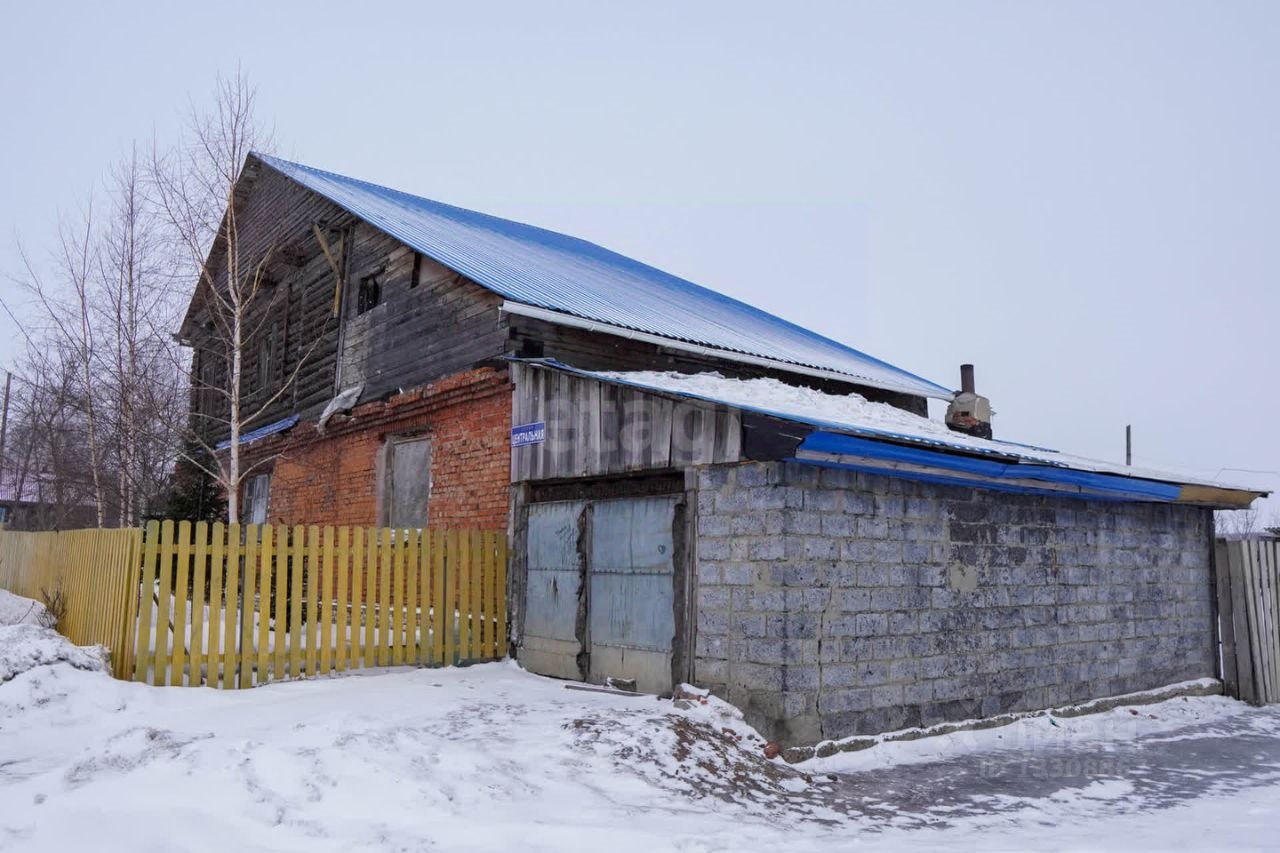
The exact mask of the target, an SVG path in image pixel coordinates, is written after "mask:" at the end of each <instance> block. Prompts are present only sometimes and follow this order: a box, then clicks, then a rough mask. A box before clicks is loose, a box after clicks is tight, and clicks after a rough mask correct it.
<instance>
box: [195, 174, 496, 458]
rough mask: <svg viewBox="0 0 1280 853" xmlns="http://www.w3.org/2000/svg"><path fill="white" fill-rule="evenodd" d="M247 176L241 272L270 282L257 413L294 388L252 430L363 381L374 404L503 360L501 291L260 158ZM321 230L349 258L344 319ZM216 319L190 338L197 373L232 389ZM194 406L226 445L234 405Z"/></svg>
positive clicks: (251, 358) (254, 371)
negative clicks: (262, 274) (361, 306)
mask: <svg viewBox="0 0 1280 853" xmlns="http://www.w3.org/2000/svg"><path fill="white" fill-rule="evenodd" d="M246 169H247V171H246V175H247V176H248V177H249V181H248V182H247V183H245V184H244V185H243V192H242V195H241V197H240V199H239V202H238V210H239V214H238V225H239V234H240V240H241V249H240V255H241V259H242V263H250V262H257V261H258V259H262V258H265V259H266V261H265V270H266V273H267V275H266V278H267V279H268V280H269V281H270V282H271V284H270V285H269V286H268V288H267V290H266V291H264V293H263V295H262V296H261V297H259V299H258V300H257V301H256V302H255V306H254V309H253V311H252V312H251V316H250V317H249V318H248V322H247V324H246V327H247V328H248V329H249V330H250V334H249V336H248V337H247V339H246V342H245V345H244V348H243V368H242V376H243V380H242V389H243V394H244V401H245V411H246V413H248V412H251V411H256V410H257V409H258V408H260V407H261V406H263V404H264V403H266V402H267V401H268V400H270V398H271V397H272V395H273V394H275V393H276V392H277V391H278V390H279V389H280V388H281V387H283V386H285V385H286V384H287V383H291V384H289V387H288V388H287V390H286V392H285V393H284V394H282V395H281V396H280V397H279V398H278V399H276V400H275V401H274V402H271V403H270V405H267V407H266V410H265V411H264V412H263V413H262V415H261V416H260V417H258V418H257V419H256V420H255V421H254V422H253V423H251V424H249V425H248V428H254V427H258V426H263V425H265V424H269V423H272V422H273V421H277V420H280V419H282V418H285V417H288V416H289V415H291V414H295V413H296V414H299V415H301V416H302V417H303V418H304V419H309V418H313V417H315V416H317V415H319V413H320V411H321V410H322V409H323V408H324V406H325V405H326V404H327V403H328V402H329V400H331V399H332V398H333V396H334V395H335V393H336V392H337V391H339V390H341V389H344V388H350V387H353V386H355V385H360V384H363V385H364V393H363V395H362V397H361V400H362V401H368V400H375V399H379V398H381V397H385V396H387V395H389V394H392V393H395V392H396V391H397V390H399V389H408V388H413V387H417V386H420V385H423V384H426V383H428V382H431V381H434V380H436V379H440V378H442V377H445V376H449V375H452V374H455V373H459V372H461V371H464V370H468V369H470V368H472V367H474V366H475V365H477V364H479V363H481V362H484V361H487V360H491V359H495V358H498V357H500V356H501V355H502V354H503V352H504V350H505V348H506V342H507V331H506V327H505V322H504V320H503V318H502V317H501V315H500V313H499V311H498V306H499V304H500V302H501V300H499V299H498V298H497V297H496V296H494V295H493V294H492V293H490V292H489V291H487V290H485V289H484V288H482V287H480V286H479V285H477V284H475V283H474V282H472V281H470V280H469V279H466V278H464V277H462V276H460V275H458V274H456V273H454V272H453V271H452V270H449V269H446V268H445V267H443V266H441V265H440V264H437V263H435V262H434V261H432V260H430V259H428V258H425V257H422V256H420V255H418V254H417V253H415V252H414V251H413V250H412V249H410V248H409V247H407V246H404V245H403V244H401V243H399V242H398V241H396V240H394V239H392V238H391V237H389V236H387V235H386V234H384V233H383V232H381V231H379V230H378V229H376V228H374V227H373V226H371V225H369V224H367V223H365V222H362V221H359V220H357V219H356V218H355V217H353V216H351V215H350V214H348V213H347V212H346V211H344V210H342V209H341V208H339V207H337V206H336V205H334V204H332V203H331V202H329V201H328V200H326V199H324V198H323V197H322V196H319V195H317V194H316V193H314V192H312V191H310V190H308V189H306V188H304V187H302V186H300V185H299V184H297V183H295V182H294V181H292V180H290V179H288V178H286V177H285V176H283V175H281V174H280V173H278V172H276V171H275V170H273V169H271V168H269V167H266V166H263V165H260V164H255V163H254V162H253V161H250V164H249V166H247V167H246ZM313 225H318V226H319V227H320V229H321V231H322V233H323V234H324V235H325V237H326V240H327V241H328V243H329V248H330V251H331V252H338V253H339V256H338V257H337V261H338V263H339V266H340V268H341V270H342V273H343V275H342V290H341V306H340V308H341V310H340V316H337V317H335V316H334V311H333V305H334V297H335V284H336V280H335V275H334V272H333V268H332V267H331V265H330V263H329V261H328V259H326V257H325V255H324V252H323V251H322V249H321V246H320V243H319V241H318V240H317V239H316V236H315V234H314V231H313ZM339 250H340V252H339ZM213 269H214V271H215V272H214V275H215V277H216V278H217V280H218V281H223V282H225V280H226V273H225V263H224V259H223V258H221V257H217V255H216V253H215V259H214V266H213ZM368 275H377V277H378V282H379V290H380V298H379V301H378V304H377V305H376V306H374V307H373V308H372V309H369V310H367V311H365V312H363V313H361V312H358V311H357V307H358V306H357V298H358V290H359V283H360V280H361V279H362V278H364V277H365V276H368ZM210 321H211V317H210V315H209V313H208V310H207V309H200V308H199V307H198V303H197V309H196V310H195V311H194V312H193V313H192V316H191V322H189V323H188V324H187V329H186V331H187V333H188V335H189V336H190V338H191V343H192V345H193V349H194V356H193V365H192V369H193V375H194V376H195V377H196V378H197V381H203V382H205V383H207V384H209V385H212V386H214V387H218V388H225V387H227V384H228V376H227V364H228V353H227V352H226V351H225V349H224V348H223V347H222V345H221V343H220V342H219V340H218V338H217V336H216V335H214V334H213V331H212V326H211V323H210ZM295 375H296V379H295V378H294V377H295ZM202 377H203V379H202ZM263 380H265V381H263ZM192 408H193V411H195V412H197V413H198V414H200V415H203V416H204V417H198V418H197V425H198V427H199V428H200V430H201V432H202V433H203V435H204V436H205V438H206V440H209V441H218V440H221V439H223V438H225V437H226V435H227V433H228V431H229V427H228V425H227V424H226V418H227V401H226V398H225V396H223V395H220V394H217V393H215V392H209V391H206V392H204V393H201V392H199V391H198V390H197V391H196V392H194V393H193V395H192Z"/></svg>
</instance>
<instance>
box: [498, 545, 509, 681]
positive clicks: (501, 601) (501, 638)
mask: <svg viewBox="0 0 1280 853" xmlns="http://www.w3.org/2000/svg"><path fill="white" fill-rule="evenodd" d="M496 560H497V563H498V574H497V584H496V591H497V595H498V645H497V650H496V653H495V654H496V656H497V657H498V659H500V660H501V659H502V658H505V657H506V656H507V601H508V599H507V534H506V531H500V532H499V533H498V553H497V556H496Z"/></svg>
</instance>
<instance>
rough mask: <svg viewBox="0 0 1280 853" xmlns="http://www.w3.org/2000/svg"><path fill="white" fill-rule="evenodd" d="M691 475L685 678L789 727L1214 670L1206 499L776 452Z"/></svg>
mask: <svg viewBox="0 0 1280 853" xmlns="http://www.w3.org/2000/svg"><path fill="white" fill-rule="evenodd" d="M698 488H699V492H698V515H697V526H698V528H697V555H698V557H697V595H696V599H695V600H696V608H697V624H696V646H695V655H696V659H695V678H696V679H697V680H698V682H699V683H701V684H704V685H706V686H709V687H712V688H713V689H714V690H715V691H716V692H717V693H718V694H720V695H722V696H725V697H726V698H728V699H729V700H730V701H732V702H733V703H735V704H737V705H739V706H740V707H742V708H744V709H745V710H746V712H747V715H748V719H749V720H750V721H751V722H752V723H754V724H755V725H757V726H758V727H760V728H761V729H763V730H764V731H765V732H767V733H768V734H769V735H770V736H773V737H777V738H779V739H781V740H783V741H784V742H787V743H813V742H815V741H818V740H821V739H824V738H839V737H846V736H849V735H854V734H865V733H873V732H878V731H886V730H891V729H897V728H903V727H908V726H917V725H930V724H934V723H938V722H942V721H947V720H963V719H969V718H975V717H985V716H991V715H994V714H997V713H1001V712H1005V711H1018V710H1033V709H1038V708H1045V707H1050V706H1054V705H1060V704H1065V703H1070V702H1074V701H1077V700H1084V699H1089V698H1094V697H1099V696H1110V695H1116V694H1120V693H1126V692H1132V691H1136V690H1144V689H1149V688H1153V687H1157V686H1161V685H1165V684H1170V683H1173V682H1177V681H1182V680H1186V679H1192V678H1200V677H1206V676H1213V675H1215V670H1216V667H1215V654H1216V652H1215V643H1214V632H1213V624H1212V618H1213V605H1212V601H1211V591H1210V551H1211V547H1212V525H1211V514H1210V513H1209V512H1208V511H1207V510H1200V509H1197V508H1193V507H1176V506H1169V505H1156V504H1121V503H1104V502H1091V501H1081V500H1072V499H1059V498H1041V497H1033V496H1022V495H1013V494H1006V493H1001V492H994V491H988V490H978V489H970V488H958V487H949V486H935V485H930V484H926V483H917V482H912V481H909V480H904V479H900V478H891V477H883V476H878V475H871V474H861V473H854V472H848V471H840V470H833V469H821V468H816V467H813V466H807V465H797V464H788V463H769V464H745V465H725V466H714V467H708V468H704V469H702V470H701V472H700V474H699V477H698Z"/></svg>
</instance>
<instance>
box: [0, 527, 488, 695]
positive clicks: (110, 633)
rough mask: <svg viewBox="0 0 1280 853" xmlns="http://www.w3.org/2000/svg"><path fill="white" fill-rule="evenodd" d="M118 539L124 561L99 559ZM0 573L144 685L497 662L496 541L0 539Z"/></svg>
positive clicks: (251, 534) (196, 530)
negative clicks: (63, 615)
mask: <svg viewBox="0 0 1280 853" xmlns="http://www.w3.org/2000/svg"><path fill="white" fill-rule="evenodd" d="M95 536H97V537H99V538H97V539H95V538H94V537H95ZM112 536H115V537H116V538H115V539H112V538H111V537H112ZM10 537H46V538H45V539H40V540H38V541H39V542H41V543H46V544H43V545H37V546H32V545H28V544H27V543H26V541H25V540H18V539H11V538H10ZM49 537H52V538H49ZM117 540H118V541H119V542H120V543H127V549H125V550H120V549H117V550H118V551H119V553H117V550H112V549H111V548H109V547H105V545H107V544H109V543H113V542H116V541H117ZM94 543H97V547H95V544H94ZM124 547H125V546H124V545H122V546H121V548H124ZM11 552H12V559H13V565H14V566H15V568H14V570H13V577H14V578H16V580H11V578H10V574H7V572H8V571H9V570H8V569H7V568H6V567H7V566H8V565H9V558H10V555H11ZM0 560H3V561H4V562H0V586H4V587H6V588H8V589H12V590H13V591H15V592H18V593H19V594H21V595H32V597H37V598H38V597H39V594H38V593H39V589H38V587H39V585H40V583H41V582H42V580H43V581H44V582H51V580H50V579H51V578H53V577H54V576H55V575H56V577H58V578H60V579H61V580H62V581H63V588H64V589H65V590H66V594H67V597H68V601H69V602H71V601H73V600H74V602H75V604H74V607H72V608H69V610H68V625H71V624H76V625H79V624H81V623H82V622H83V623H84V624H91V625H93V626H95V628H94V631H96V632H97V633H92V634H86V633H83V632H82V633H81V634H80V635H79V636H77V635H76V634H69V636H71V637H72V639H74V640H76V641H77V642H101V643H104V644H105V645H108V646H109V647H111V648H112V650H113V667H114V669H115V672H116V675H117V677H121V678H132V679H134V680H137V681H143V682H147V683H151V684H156V685H174V686H178V685H187V686H199V685H201V684H205V685H208V686H210V687H223V688H241V687H251V686H255V685H260V684H265V683H267V682H269V681H278V680H281V679H285V678H299V677H304V676H307V677H309V676H315V675H324V674H329V673H334V672H343V671H344V670H348V669H354V668H359V667H373V666H402V665H420V666H447V665H451V664H460V663H470V662H478V661H485V660H496V659H499V658H502V657H505V656H506V653H507V640H506V637H507V621H506V620H507V608H506V601H507V596H506V586H507V540H506V534H505V532H499V531H482V530H447V531H434V530H400V529H392V528H362V527H354V528H352V527H337V528H334V527H316V526H306V527H304V526H301V525H298V526H293V527H285V526H272V525H261V526H258V525H243V526H242V525H237V524H232V525H223V524H221V523H218V524H206V523H205V522H199V523H197V524H191V523H190V522H186V521H181V522H177V523H174V522H172V521H164V522H151V523H149V524H148V525H147V527H146V530H145V533H144V532H143V531H140V530H123V531H75V532H72V533H40V534H15V533H5V532H0ZM55 567H57V568H56V569H55ZM131 569H132V571H131ZM33 593H35V594H34V595H33ZM100 607H101V608H105V610H104V611H103V612H99V610H98V609H99V608H100ZM73 611H74V613H75V614H76V617H75V619H76V620H81V621H73V620H72V616H71V614H72V612H73ZM86 620H87V621H86Z"/></svg>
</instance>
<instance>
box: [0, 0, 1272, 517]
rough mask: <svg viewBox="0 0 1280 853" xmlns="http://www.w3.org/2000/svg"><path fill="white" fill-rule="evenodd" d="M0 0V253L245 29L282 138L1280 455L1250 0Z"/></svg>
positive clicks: (1145, 457) (1087, 412)
mask: <svg viewBox="0 0 1280 853" xmlns="http://www.w3.org/2000/svg"><path fill="white" fill-rule="evenodd" d="M0 5H2V6H3V10H2V12H3V20H4V25H3V27H2V28H0V98H2V99H3V109H2V110H0V116H3V118H0V271H2V272H7V273H17V272H19V264H18V259H17V256H16V254H15V251H14V236H15V235H17V234H20V235H21V237H22V239H23V240H24V242H26V243H27V244H28V246H29V247H31V248H32V249H33V250H34V251H35V252H36V253H37V254H40V253H41V252H44V251H47V248H48V240H49V237H50V233H51V231H52V229H53V227H54V223H55V221H56V219H57V216H58V212H59V210H66V209H73V208H74V207H75V206H76V205H77V204H79V203H80V202H81V201H82V200H83V199H84V197H85V196H86V195H87V192H88V190H89V189H90V188H91V187H92V186H93V185H94V184H95V181H99V180H100V178H101V176H102V174H103V172H104V170H105V168H106V166H107V165H108V164H109V163H110V162H111V161H112V160H113V159H115V158H116V157H118V156H119V155H120V154H121V153H123V152H124V151H125V150H127V149H128V147H129V145H130V144H131V142H132V141H133V140H135V139H140V140H147V139H149V138H150V136H151V134H152V132H153V130H154V132H155V133H156V134H158V136H159V137H161V138H167V137H171V136H172V134H173V131H174V129H175V126H176V124H177V121H178V116H179V112H180V111H181V110H182V109H183V108H184V107H185V105H186V104H187V103H188V102H189V100H194V101H196V102H197V103H199V102H201V101H203V100H205V99H206V98H207V95H208V93H209V91H210V89H211V87H212V85H213V81H214V75H215V74H216V73H217V72H218V71H220V70H221V71H224V72H226V71H232V72H234V69H235V67H236V65H237V63H240V64H241V65H242V66H243V68H244V69H245V71H246V72H248V74H249V75H250V76H251V78H252V79H253V81H254V82H255V83H256V85H257V87H258V91H259V98H260V102H259V107H260V112H261V114H262V116H263V117H264V118H267V119H269V120H270V121H271V122H273V123H274V125H275V128H276V133H277V137H278V139H279V141H280V143H281V147H280V151H281V153H282V154H284V155H285V156H288V157H291V158H292V159H297V160H300V161H302V162H305V163H309V164H312V165H315V166H318V167H321V168H324V169H330V170H333V171H337V172H341V173H344V174H348V175H353V176H356V177H360V178H364V179H367V180H372V181H375V182H378V183H383V184H388V185H391V186H394V187H397V188H400V189H404V190H407V191H410V192H413V193H417V194H419V195H425V196H427V197H429V198H435V199H439V200H441V201H447V202H451V203H454V204H458V205H462V206H464V207H472V208H476V209H479V210H483V211H486V212H489V213H494V214H498V215H502V216H507V217H511V218H514V219H519V220H523V221H527V222H532V223H535V224H538V225H542V226H545V227H549V228H553V229H555V230H560V231H565V232H568V233H571V234H575V235H577V236H581V237H585V238H587V239H590V240H593V241H595V242H598V243H601V244H603V245H605V246H608V247H609V248H612V249H615V250H618V251H620V252H622V253H624V254H627V255H631V256H633V257H635V258H638V259H640V260H643V261H646V262H648V263H651V264H653V265H655V266H658V267H661V268H663V269H666V270H668V271H670V272H672V273H675V274H678V275H681V276H684V277H685V278H689V279H691V280H693V281H696V282H698V283H700V284H704V285H706V286H709V287H712V288H715V289H717V290H720V291H723V292H724V293H727V294H730V295H732V296H735V297H738V298H740V299H744V300H746V301H748V302H751V303H754V304H756V305H758V306H760V307H762V308H765V309H767V310H769V311H772V312H774V313H776V314H779V315H780V316H782V317H785V318H787V319H789V320H793V321H795V322H798V323H800V324H802V325H806V326H808V327H810V328H813V329H815V330H817V331H819V332H822V333H824V334H826V335H829V336H831V337H833V338H836V339H838V340H840V341H843V342H845V343H848V344H850V345H852V346H854V347H857V348H858V349H861V350H863V351H865V352H868V353H870V354H872V355H875V356H877V357H880V358H883V359H885V360H887V361H890V362H892V363H894V364H897V365H900V366H901V367H904V368H906V369H908V370H911V371H913V372H915V373H919V374H921V375H923V376H926V377H928V378H930V379H933V380H935V381H937V382H940V383H942V384H944V385H948V386H953V387H954V386H956V385H958V383H959V377H958V365H959V364H960V363H961V362H962V361H972V362H974V363H976V365H977V377H978V390H979V391H980V392H982V393H985V394H987V395H988V396H990V397H991V399H992V403H993V406H994V407H995V409H996V410H997V416H996V420H995V430H996V434H997V436H998V437H1003V438H1009V439H1014V440H1023V441H1030V442H1034V443H1038V444H1045V445H1048V446H1053V447H1058V448H1061V449H1063V450H1071V451H1073V452H1077V453H1081V454H1085V455H1091V456H1095V457H1098V458H1104V459H1109V460H1113V461H1122V460H1123V457H1124V426H1125V424H1127V423H1131V424H1133V427H1134V435H1135V463H1141V464H1145V465H1151V466H1166V467H1168V466H1174V467H1177V468H1182V469H1186V470H1188V471H1191V472H1195V473H1199V474H1202V475H1209V476H1213V475H1219V476H1220V477H1221V478H1224V479H1235V480H1244V481H1245V482H1246V483H1250V482H1253V483H1258V484H1260V485H1263V486H1266V487H1269V488H1275V489H1280V475H1277V474H1275V473H1266V474H1248V473H1242V472H1239V471H1233V470H1227V471H1221V469H1257V470H1261V471H1268V472H1275V471H1277V470H1280V441H1277V425H1278V424H1280V402H1278V400H1280V395H1277V394H1276V392H1275V387H1276V384H1277V382H1276V365H1277V346H1276V333H1277V330H1280V310H1277V309H1278V308H1280V289H1278V288H1277V283H1278V279H1280V212H1278V205H1280V162H1278V157H1280V110H1278V109H1277V107H1278V106H1280V101H1278V97H1280V95H1278V94H1277V93H1280V40H1278V39H1280V3H1270V2H1257V3H1244V2H1214V3H1208V2H1204V3H1154V2H1132V3H1124V2H1114V0H1113V1H1112V2H1103V3H1085V2H1069V3H1068V2H1061V3H1056V4H1047V3H975V2H969V3H951V2H947V3H937V4H933V3H892V4H890V3H870V2H840V3H834V2H833V3H777V2H774V3H759V4H757V3H749V2H742V0H739V1H738V2H732V3H697V4H693V3H658V2H644V3H628V4H623V3H602V2H592V3H586V2H583V3H559V2H540V3H516V2H512V3H483V2H477V3H456V2H454V3H432V2H421V3H403V4H389V3H377V2H361V3H351V2H344V3H325V2H317V0H310V2H306V3H296V4H289V3H270V4H267V3H237V2H219V3H218V4H216V5H212V6H211V5H209V4H185V3H172V2H165V3H119V4H106V3H88V2H85V3H81V4H74V5H78V6H79V7H81V8H79V9H78V10H73V9H72V8H71V6H72V5H73V4H65V3H15V2H5V3H3V4H0ZM126 6H127V7H128V8H129V9H130V10H131V11H129V12H124V11H121V10H120V9H118V8H117V7H126ZM0 287H2V288H4V291H3V292H4V293H5V295H6V296H7V295H9V294H10V293H11V292H12V290H13V285H12V284H10V283H8V282H5V283H3V284H0ZM17 340H18V335H17V333H16V330H14V329H13V328H12V324H11V323H9V321H8V320H7V319H5V320H3V322H0V365H3V366H7V365H8V364H9V363H10V362H11V361H12V359H13V357H14V356H15V355H16V353H17V350H18V346H17ZM1266 512H1268V513H1270V512H1280V502H1278V501H1275V500H1273V501H1271V502H1270V503H1269V505H1268V507H1267V508H1266Z"/></svg>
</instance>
